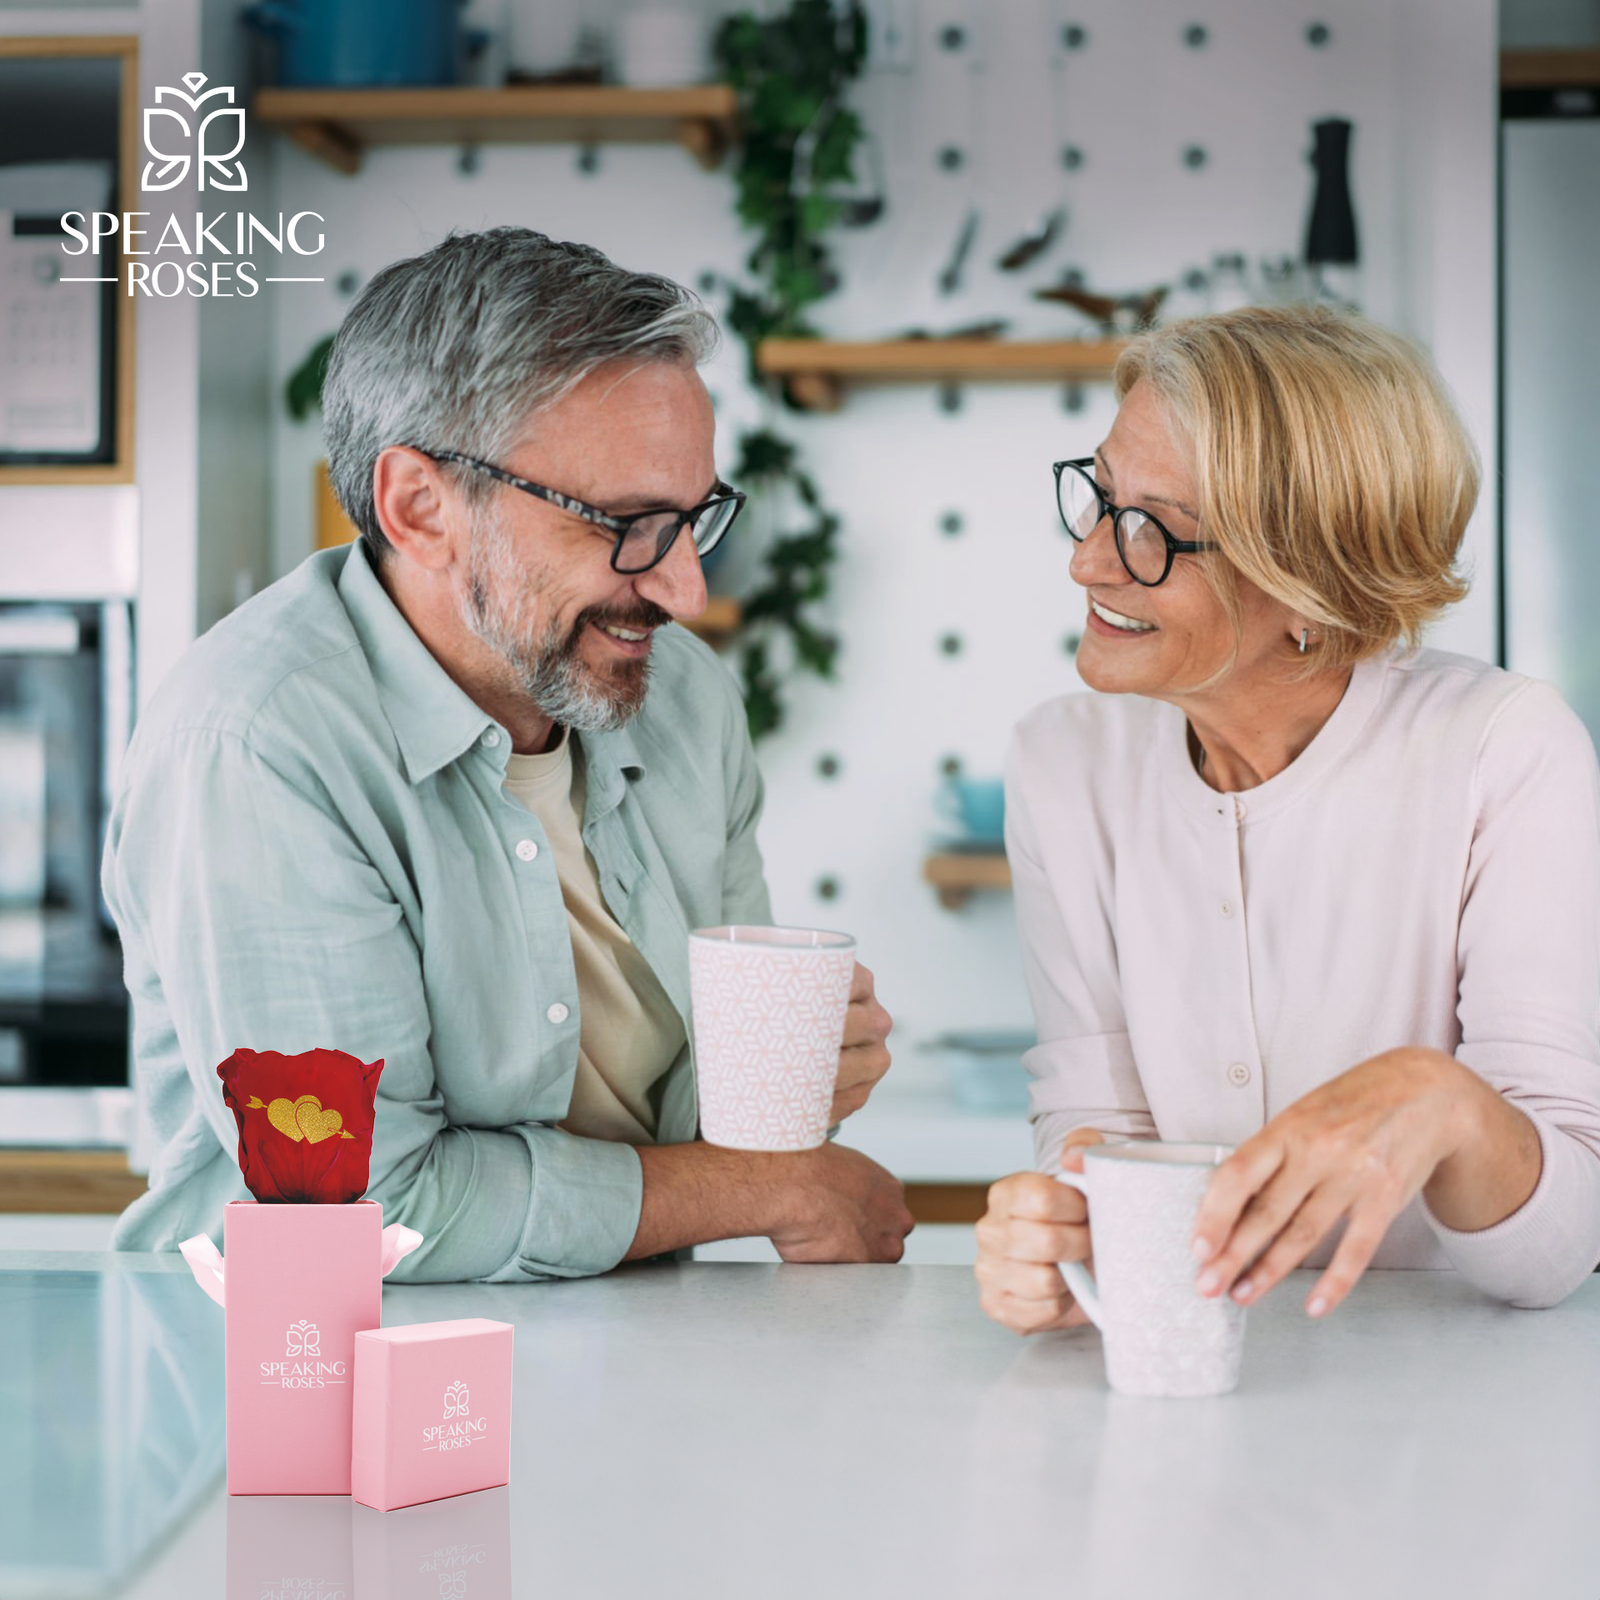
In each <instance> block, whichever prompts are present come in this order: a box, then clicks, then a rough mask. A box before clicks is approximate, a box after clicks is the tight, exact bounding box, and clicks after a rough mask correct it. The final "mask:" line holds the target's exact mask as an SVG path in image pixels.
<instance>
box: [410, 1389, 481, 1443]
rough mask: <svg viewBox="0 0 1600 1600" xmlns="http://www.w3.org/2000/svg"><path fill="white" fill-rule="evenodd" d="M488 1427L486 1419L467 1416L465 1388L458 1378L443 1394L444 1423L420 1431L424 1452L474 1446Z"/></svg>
mask: <svg viewBox="0 0 1600 1600" xmlns="http://www.w3.org/2000/svg"><path fill="white" fill-rule="evenodd" d="M488 1425H489V1422H488V1418H487V1417H470V1416H468V1414H467V1386H466V1384H464V1383H463V1382H462V1381H461V1380H460V1379H459V1378H457V1379H456V1381H455V1382H454V1383H452V1384H451V1385H450V1387H449V1388H448V1389H446V1390H445V1392H444V1421H443V1422H442V1423H441V1424H439V1425H438V1426H437V1427H433V1428H424V1429H423V1430H422V1448H423V1449H424V1450H461V1449H464V1448H465V1447H466V1446H467V1445H469V1444H476V1443H477V1442H478V1440H479V1439H481V1438H482V1437H483V1432H484V1429H485V1428H487V1427H488Z"/></svg>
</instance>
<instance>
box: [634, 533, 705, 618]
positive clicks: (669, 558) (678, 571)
mask: <svg viewBox="0 0 1600 1600" xmlns="http://www.w3.org/2000/svg"><path fill="white" fill-rule="evenodd" d="M633 587H634V589H635V591H636V592H637V593H638V594H639V595H640V596H641V597H642V598H644V599H646V600H651V601H654V602H655V604H656V605H658V606H660V607H661V609H662V610H663V611H665V612H668V613H669V614H670V615H671V616H672V617H673V618H674V619H675V620H676V621H678V622H685V621H688V620H689V619H690V618H692V617H698V616H699V615H700V613H701V612H702V611H704V610H705V608H706V576H705V573H704V572H703V571H701V568H700V552H699V551H698V550H696V549H695V547H694V532H693V530H692V529H690V528H684V529H683V530H682V531H681V532H680V533H679V534H678V537H677V538H676V539H674V540H673V541H672V548H671V549H670V550H668V551H667V553H666V555H664V556H663V557H662V558H661V560H660V561H658V562H657V563H656V564H655V565H654V566H653V567H651V569H650V570H649V571H648V572H641V573H640V574H639V576H638V577H637V578H635V579H634V580H633Z"/></svg>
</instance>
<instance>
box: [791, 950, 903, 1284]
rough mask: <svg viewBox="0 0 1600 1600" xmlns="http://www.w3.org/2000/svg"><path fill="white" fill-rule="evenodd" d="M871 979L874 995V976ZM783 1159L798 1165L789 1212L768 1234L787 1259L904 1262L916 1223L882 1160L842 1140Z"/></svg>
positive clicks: (900, 1187)
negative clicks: (903, 1258)
mask: <svg viewBox="0 0 1600 1600" xmlns="http://www.w3.org/2000/svg"><path fill="white" fill-rule="evenodd" d="M857 970H858V972H859V970H860V969H857ZM867 981H868V985H869V989H868V992H869V993H870V992H871V991H870V985H871V977H870V975H869V976H868V980H867ZM778 1159H779V1160H782V1161H785V1162H788V1163H791V1164H792V1165H791V1167H790V1171H789V1174H788V1179H787V1184H786V1195H785V1200H786V1204H785V1206H784V1209H783V1214H782V1215H781V1216H780V1217H779V1218H778V1220H777V1221H776V1222H775V1223H774V1224H773V1226H771V1227H770V1228H769V1229H768V1234H767V1236H768V1238H770V1239H771V1240H772V1243H773V1245H774V1247H775V1248H776V1249H777V1252H778V1254H779V1255H780V1256H782V1257H783V1259H784V1260H785V1261H898V1260H899V1259H900V1257H901V1256H902V1255H904V1254H905V1237H906V1235H907V1234H908V1233H910V1232H911V1230H912V1228H914V1227H915V1226H916V1223H915V1222H914V1220H913V1219H912V1216H911V1213H910V1212H909V1211H907V1210H906V1199H905V1195H906V1191H905V1185H904V1184H902V1183H901V1182H900V1180H899V1179H898V1178H896V1177H895V1176H894V1175H893V1174H892V1173H890V1172H886V1171H885V1170H884V1169H883V1168H882V1167H880V1166H879V1165H878V1163H877V1162H876V1161H869V1160H868V1159H867V1157H866V1156H864V1155H862V1154H861V1152H860V1151H859V1150H847V1149H846V1148H845V1147H844V1146H843V1145H838V1144H825V1145H822V1146H821V1147H820V1148H818V1149H816V1150H807V1151H804V1152H801V1153H799V1154H797V1155H792V1156H781V1157H779V1158H778Z"/></svg>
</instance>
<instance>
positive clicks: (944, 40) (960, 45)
mask: <svg viewBox="0 0 1600 1600" xmlns="http://www.w3.org/2000/svg"><path fill="white" fill-rule="evenodd" d="M984 26H985V20H984V18H983V16H982V15H981V13H979V12H977V11H973V12H972V13H970V14H969V16H968V17H967V19H966V20H965V21H964V22H963V23H960V24H956V23H950V24H948V25H946V26H945V27H943V28H941V29H940V30H939V32H938V34H937V36H936V38H935V43H936V45H937V46H938V48H939V50H940V52H941V53H945V52H948V53H950V54H952V55H958V56H959V57H960V58H961V61H962V64H963V65H964V66H965V67H966V69H967V71H966V85H967V89H966V94H965V95H964V96H963V99H964V101H965V106H966V117H965V124H964V134H963V137H962V141H961V143H959V144H955V143H945V144H943V145H941V146H940V147H939V148H938V149H937V150H936V151H935V152H934V160H935V163H936V165H937V166H938V167H939V169H940V170H941V171H944V172H952V173H953V172H960V173H963V174H965V177H966V185H965V187H966V197H967V204H966V207H965V212H964V215H963V217H962V221H961V226H960V228H959V229H958V230H957V232H956V236H955V240H954V242H953V243H952V244H951V246H950V249H949V252H948V253H947V254H946V255H945V257H944V264H943V266H942V267H941V268H940V271H939V274H938V277H937V279H936V282H937V284H938V288H939V293H940V294H941V295H953V294H956V293H958V292H959V291H960V290H961V288H962V287H963V285H964V283H965V277H966V271H967V266H968V263H969V262H970V260H971V257H972V247H973V245H974V244H975V243H976V241H977V237H978V232H979V229H980V227H981V226H982V213H981V212H980V211H979V209H978V204H977V200H978V196H979V195H981V194H983V193H985V192H986V188H985V184H984V165H985V163H984V154H985V141H984V137H983V124H982V118H981V116H980V115H979V100H980V94H979V85H980V82H981V80H982V78H983V73H984V54H985V52H984V36H983V28H984Z"/></svg>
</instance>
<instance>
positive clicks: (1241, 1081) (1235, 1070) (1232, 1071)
mask: <svg viewBox="0 0 1600 1600" xmlns="http://www.w3.org/2000/svg"><path fill="white" fill-rule="evenodd" d="M1249 1081H1250V1069H1249V1067H1247V1066H1246V1065H1245V1064H1244V1062H1242V1061H1235V1062H1234V1064H1233V1065H1232V1066H1231V1067H1229V1068H1228V1082H1229V1083H1231V1084H1233V1086H1234V1087H1235V1088H1240V1089H1242V1088H1243V1087H1244V1085H1245V1084H1247V1083H1249Z"/></svg>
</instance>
